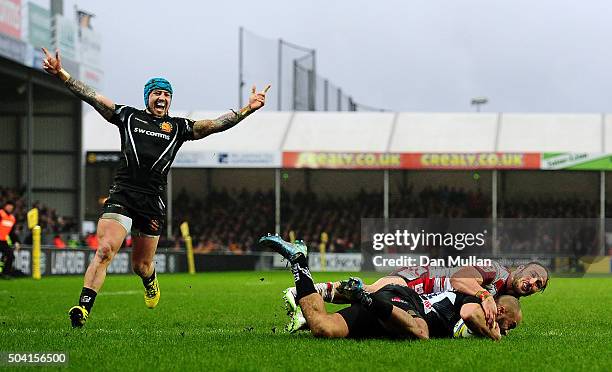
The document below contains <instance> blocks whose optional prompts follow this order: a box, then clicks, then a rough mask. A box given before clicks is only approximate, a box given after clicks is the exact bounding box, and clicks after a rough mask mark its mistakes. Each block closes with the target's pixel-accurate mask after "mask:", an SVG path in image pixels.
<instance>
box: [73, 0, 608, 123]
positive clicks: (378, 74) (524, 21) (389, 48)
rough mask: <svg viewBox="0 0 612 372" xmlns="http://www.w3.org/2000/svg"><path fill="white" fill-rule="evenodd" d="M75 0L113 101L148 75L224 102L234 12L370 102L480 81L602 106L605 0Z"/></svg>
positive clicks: (514, 99)
mask: <svg viewBox="0 0 612 372" xmlns="http://www.w3.org/2000/svg"><path fill="white" fill-rule="evenodd" d="M76 3H78V5H79V7H80V8H82V9H84V10H88V11H91V12H92V13H94V14H96V18H95V19H94V21H93V25H94V27H95V29H96V30H97V31H98V32H100V33H102V34H103V51H102V55H103V60H102V64H103V69H104V71H105V79H104V92H103V93H104V94H106V95H108V96H109V97H111V98H112V99H114V100H115V101H116V102H118V103H127V104H131V105H137V106H138V107H141V106H142V105H143V103H142V86H143V84H144V82H145V81H146V80H147V79H148V78H149V77H151V76H157V75H160V76H164V77H167V78H168V79H169V80H170V81H171V82H172V84H173V86H174V89H175V95H174V102H173V109H175V110H187V111H192V110H217V109H228V108H231V107H235V106H236V105H237V87H236V86H237V79H238V78H237V69H238V67H237V65H238V62H237V61H238V58H237V56H238V51H237V35H238V27H239V26H240V25H242V26H244V27H246V28H247V29H249V30H251V31H252V32H255V33H257V34H260V35H262V36H266V37H269V38H272V39H276V38H279V37H282V38H283V39H286V40H289V41H292V42H295V43H298V44H301V45H304V46H308V47H312V48H315V49H316V50H317V68H318V72H319V73H320V74H322V75H324V76H325V77H328V78H330V80H332V81H333V82H334V83H335V84H336V85H339V86H341V87H342V88H343V89H344V91H345V92H348V93H349V94H351V95H352V96H353V97H354V98H355V99H356V101H358V102H361V103H364V104H368V105H372V106H380V107H386V108H389V109H393V110H396V111H445V112H448V111H471V110H472V108H471V107H470V105H469V101H470V98H471V97H474V96H483V95H484V96H487V97H489V99H490V104H489V105H488V106H487V107H486V108H485V110H486V111H506V112H612V99H611V97H610V96H609V94H608V93H609V90H610V87H612V69H611V68H610V61H612V58H611V57H612V46H611V42H610V36H611V35H612V22H610V20H611V19H612V2H610V1H606V0H585V1H576V0H574V1H567V0H538V1H534V0H530V1H527V0H513V1H501V0H497V1H491V0H433V1H432V0H430V1H424V0H423V1H413V0H409V1H399V0H398V1H362V0H334V1H330V0H326V1H324V0H310V1H300V2H298V1H286V0H285V1H281V0H271V1H266V0H261V1H231V0H226V1H220V2H217V1H214V2H213V1H151V0H149V1H144V0H136V1H122V2H118V1H114V2H106V1H79V2H76ZM73 4H75V1H70V0H64V5H65V11H66V13H68V12H70V14H72V13H71V11H72V6H73ZM246 83H247V84H249V83H250V82H249V81H247V82H246ZM273 89H274V87H273ZM272 92H274V90H273V91H272ZM270 98H271V99H272V100H275V97H273V96H271V97H270ZM274 102H275V101H274ZM274 106H275V105H272V104H271V105H270V107H271V108H273V107H274Z"/></svg>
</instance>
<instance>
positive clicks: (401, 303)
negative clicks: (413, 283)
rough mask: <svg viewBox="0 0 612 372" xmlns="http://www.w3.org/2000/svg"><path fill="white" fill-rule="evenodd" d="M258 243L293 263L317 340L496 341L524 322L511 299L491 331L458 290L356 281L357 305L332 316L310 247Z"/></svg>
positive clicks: (472, 300) (353, 298) (351, 285)
mask: <svg viewBox="0 0 612 372" xmlns="http://www.w3.org/2000/svg"><path fill="white" fill-rule="evenodd" d="M259 243H260V244H261V245H262V246H264V247H267V248H271V249H273V250H275V251H276V252H278V253H280V254H281V255H282V256H283V257H284V258H285V259H287V260H288V261H289V263H290V264H291V271H292V273H293V278H294V280H295V284H296V291H297V299H298V303H299V305H300V307H301V308H302V311H303V313H304V316H305V317H306V320H307V322H308V325H309V328H310V331H311V332H312V334H313V335H314V336H315V337H324V338H343V337H351V338H363V337H390V338H416V339H428V338H432V337H462V336H463V335H462V333H464V332H466V330H467V329H468V328H469V330H470V331H471V332H474V333H476V334H480V335H482V336H486V337H489V338H491V339H493V340H496V341H497V340H500V339H501V335H502V334H506V333H507V332H508V331H509V330H510V329H513V328H515V327H516V326H517V325H518V324H519V323H520V321H521V319H522V314H521V311H520V306H519V302H518V300H517V299H516V298H515V297H512V296H500V297H499V298H498V299H497V304H498V306H497V308H498V316H497V321H496V322H495V323H494V325H493V327H488V326H487V324H486V321H485V317H484V312H483V310H482V308H481V306H480V299H478V298H476V297H474V296H468V295H465V294H462V293H460V292H454V291H447V292H441V293H435V294H430V295H419V294H417V293H416V292H415V291H414V290H413V289H411V288H409V287H407V286H405V285H404V286H400V285H395V284H389V285H385V286H383V287H382V288H380V289H379V290H378V291H376V292H374V293H372V294H370V293H368V292H367V291H365V290H364V287H363V283H362V282H361V280H357V279H356V278H351V279H349V280H348V281H347V282H346V285H345V287H344V291H345V292H344V293H345V296H346V298H347V299H349V300H350V302H352V303H353V304H352V305H351V306H350V307H347V308H344V309H342V310H340V311H338V312H336V313H333V314H329V313H327V312H326V311H325V304H324V302H323V298H322V296H321V295H320V294H319V293H318V292H317V290H316V289H315V285H314V282H313V279H312V275H311V273H310V270H309V268H308V259H307V252H306V250H305V249H304V248H305V246H304V245H296V244H292V243H288V242H285V241H284V240H282V239H281V238H280V237H278V236H267V237H263V238H261V239H260V240H259Z"/></svg>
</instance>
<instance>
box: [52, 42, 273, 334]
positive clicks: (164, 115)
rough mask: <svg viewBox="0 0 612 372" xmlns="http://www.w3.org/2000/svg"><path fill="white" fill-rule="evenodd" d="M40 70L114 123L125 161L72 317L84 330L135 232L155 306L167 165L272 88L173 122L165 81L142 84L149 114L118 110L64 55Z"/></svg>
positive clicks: (148, 300) (148, 296)
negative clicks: (212, 114)
mask: <svg viewBox="0 0 612 372" xmlns="http://www.w3.org/2000/svg"><path fill="white" fill-rule="evenodd" d="M43 52H44V54H45V58H44V61H43V68H44V70H45V71H47V72H48V73H49V74H51V75H53V76H55V77H57V78H58V79H60V80H61V81H63V82H64V84H65V85H66V87H67V88H68V89H69V90H70V91H71V92H72V93H74V94H75V95H76V96H77V97H79V98H80V99H82V100H83V101H85V102H87V103H88V104H90V105H91V106H92V107H93V108H94V109H95V110H96V111H98V112H99V113H100V115H102V116H103V117H104V118H105V119H106V120H107V121H109V122H110V123H112V124H114V125H116V126H117V127H118V129H119V134H120V136H121V160H120V164H119V169H118V170H117V174H116V175H115V180H114V182H113V185H112V187H111V189H110V196H109V198H108V199H107V200H106V202H105V203H104V206H103V208H102V213H101V215H100V218H99V220H98V226H97V235H98V240H99V247H98V250H97V252H96V255H95V256H94V259H93V260H92V261H91V262H90V264H89V267H88V268H87V272H86V273H85V278H84V284H83V289H82V291H81V296H80V299H79V304H78V305H77V306H73V307H72V308H70V310H69V311H68V313H69V315H70V320H71V323H72V326H73V327H82V326H83V325H84V324H85V321H86V320H87V318H88V317H89V313H90V312H91V308H92V306H93V304H94V301H95V299H96V295H97V294H98V292H99V291H100V288H101V287H102V284H103V283H104V279H105V278H106V269H107V268H108V265H109V264H110V263H111V261H112V259H113V257H114V256H115V254H116V253H117V251H118V250H119V248H120V247H121V245H122V243H123V241H124V240H125V237H126V235H127V234H128V232H130V230H131V231H132V236H133V242H134V243H133V244H134V248H133V251H132V269H133V270H134V272H135V273H136V274H137V275H138V276H140V277H141V278H142V283H143V285H144V288H145V290H144V300H145V304H146V306H147V307H149V308H154V307H155V306H157V303H158V302H159V298H160V290H159V283H158V280H157V277H156V275H155V264H154V262H153V259H154V256H155V251H156V249H157V243H158V240H159V236H160V234H161V231H162V228H163V225H164V217H165V215H166V204H167V202H166V179H167V175H168V171H169V169H170V165H171V164H172V161H173V160H174V157H175V156H176V153H177V152H178V150H179V148H180V147H181V145H182V144H183V143H184V142H185V141H192V140H197V139H201V138H204V137H206V136H209V135H211V134H213V133H218V132H222V131H224V130H227V129H229V128H231V127H233V126H234V125H236V124H238V123H239V122H240V121H242V120H243V119H244V118H246V117H247V116H249V115H250V114H252V113H253V112H255V111H256V110H258V109H260V108H261V107H263V106H264V104H265V98H266V93H267V91H268V89H270V85H268V86H267V87H266V88H265V89H264V90H263V91H261V92H259V93H257V92H256V90H255V86H253V88H252V90H251V96H250V97H249V103H248V105H246V106H245V107H243V108H242V109H240V111H238V112H236V111H233V110H232V111H231V112H229V113H227V114H224V115H222V116H220V117H218V118H216V119H212V120H197V121H194V120H190V119H185V118H178V117H171V116H169V115H168V110H169V108H170V104H171V102H172V94H173V90H172V86H171V85H170V83H169V82H168V81H167V80H166V79H163V78H153V79H151V80H149V81H148V82H147V83H146V84H145V86H144V104H145V109H144V110H139V109H136V108H133V107H129V106H124V105H118V104H115V103H114V102H113V101H112V100H110V99H108V98H107V97H104V96H102V95H101V94H99V93H97V92H96V91H95V90H94V89H92V88H91V87H89V86H87V85H86V84H84V83H83V82H81V81H79V80H76V79H75V78H73V77H71V76H70V74H69V73H68V72H67V71H66V70H64V69H63V68H62V62H61V58H60V54H59V51H56V52H55V56H53V55H51V54H50V53H49V52H48V51H47V50H46V49H44V48H43Z"/></svg>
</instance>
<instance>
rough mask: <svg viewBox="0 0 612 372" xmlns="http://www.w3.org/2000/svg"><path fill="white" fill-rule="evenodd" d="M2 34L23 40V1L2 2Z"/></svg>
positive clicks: (0, 1)
mask: <svg viewBox="0 0 612 372" xmlns="http://www.w3.org/2000/svg"><path fill="white" fill-rule="evenodd" d="M0 33H2V34H5V35H9V36H12V37H14V38H15V39H21V0H0Z"/></svg>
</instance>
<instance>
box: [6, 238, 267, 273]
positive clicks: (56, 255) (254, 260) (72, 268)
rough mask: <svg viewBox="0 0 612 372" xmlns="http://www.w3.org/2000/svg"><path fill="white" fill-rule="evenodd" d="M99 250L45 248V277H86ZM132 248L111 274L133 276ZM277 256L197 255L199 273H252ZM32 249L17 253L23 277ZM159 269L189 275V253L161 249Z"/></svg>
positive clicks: (42, 266) (120, 255)
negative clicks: (86, 272)
mask: <svg viewBox="0 0 612 372" xmlns="http://www.w3.org/2000/svg"><path fill="white" fill-rule="evenodd" d="M94 254H95V251H94V250H92V249H90V248H65V249H58V248H55V247H52V246H43V247H41V254H40V272H41V275H42V276H43V277H44V276H49V275H82V274H84V273H85V271H86V270H87V266H88V265H89V262H91V260H92V259H93V257H94ZM131 256H132V251H131V249H125V250H124V249H122V250H120V251H119V252H118V253H117V255H115V258H114V259H113V261H112V262H111V264H110V266H109V267H108V271H107V272H108V274H130V273H132V266H131V258H132V257H131ZM273 256H274V255H273V254H272V253H269V252H256V253H252V254H241V255H235V254H229V253H228V254H216V253H214V254H196V255H194V258H195V269H196V272H205V271H206V272H210V271H252V270H270V269H271V268H272V266H273ZM32 262H33V260H32V247H31V246H27V245H22V248H21V249H20V250H19V251H17V252H15V262H14V264H13V266H14V268H15V269H16V270H19V271H21V272H22V273H23V274H25V275H27V276H30V275H32ZM155 269H156V270H157V272H158V273H186V272H188V266H187V254H186V252H185V251H184V250H179V251H177V250H173V249H164V248H159V249H158V250H157V253H156V254H155Z"/></svg>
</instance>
